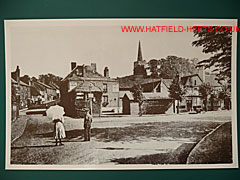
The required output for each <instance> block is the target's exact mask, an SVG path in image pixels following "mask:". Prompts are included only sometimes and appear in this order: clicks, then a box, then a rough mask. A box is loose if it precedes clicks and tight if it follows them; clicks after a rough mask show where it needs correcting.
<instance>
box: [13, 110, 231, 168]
mask: <svg viewBox="0 0 240 180" xmlns="http://www.w3.org/2000/svg"><path fill="white" fill-rule="evenodd" d="M27 119H28V121H27V124H26V128H25V130H24V133H23V134H22V136H20V137H19V138H18V139H16V140H15V141H14V142H13V143H12V145H11V163H12V164H71V165H74V164H81V165H83V166H87V165H99V164H103V165H112V164H125V163H127V164H135V163H140V164H145V163H146V164H179V163H180V164H181V163H185V161H186V158H187V155H188V154H189V152H190V151H191V149H192V148H193V147H194V145H195V144H196V143H197V142H199V141H200V140H201V139H202V138H203V137H204V136H205V135H207V134H208V133H209V132H211V131H212V130H213V129H215V128H216V127H217V126H219V125H220V124H223V123H224V122H227V121H231V111H218V112H207V113H203V114H191V115H190V114H180V115H176V114H174V115H155V116H143V117H137V116H136V117H134V116H123V117H104V118H94V120H93V125H92V139H91V141H90V142H84V141H83V119H73V118H69V117H65V129H66V134H67V138H66V139H64V145H63V146H55V142H54V139H53V133H52V132H53V124H52V122H51V120H50V119H49V118H48V117H46V116H42V115H28V116H27ZM13 131H14V130H13Z"/></svg>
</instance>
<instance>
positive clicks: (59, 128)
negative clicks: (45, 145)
mask: <svg viewBox="0 0 240 180" xmlns="http://www.w3.org/2000/svg"><path fill="white" fill-rule="evenodd" d="M46 114H47V116H48V117H50V118H52V122H53V123H54V139H55V142H56V146H57V145H58V143H59V145H63V143H62V139H63V138H65V137H66V134H65V128H64V125H63V124H64V117H63V115H64V114H65V112H64V108H63V107H61V106H59V105H55V106H51V107H50V108H49V109H48V110H47V112H46Z"/></svg>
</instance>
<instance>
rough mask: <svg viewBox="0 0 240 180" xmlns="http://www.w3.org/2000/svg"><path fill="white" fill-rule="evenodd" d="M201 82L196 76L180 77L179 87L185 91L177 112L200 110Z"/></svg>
mask: <svg viewBox="0 0 240 180" xmlns="http://www.w3.org/2000/svg"><path fill="white" fill-rule="evenodd" d="M202 83H203V81H202V79H201V78H200V76H199V75H198V74H192V75H189V76H183V77H181V85H182V86H183V88H184V89H185V94H184V98H183V100H182V101H181V102H180V107H179V111H180V112H188V111H193V110H196V109H200V108H202V99H201V94H200V93H199V86H200V85H202Z"/></svg>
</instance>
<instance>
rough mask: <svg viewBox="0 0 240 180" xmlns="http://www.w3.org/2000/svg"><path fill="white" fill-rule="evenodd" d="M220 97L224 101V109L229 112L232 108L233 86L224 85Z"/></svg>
mask: <svg viewBox="0 0 240 180" xmlns="http://www.w3.org/2000/svg"><path fill="white" fill-rule="evenodd" d="M218 97H219V99H222V100H223V101H224V108H225V109H228V110H229V109H230V106H231V86H230V85H223V86H222V89H221V91H220V92H219V94H218Z"/></svg>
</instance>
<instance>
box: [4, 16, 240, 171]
mask: <svg viewBox="0 0 240 180" xmlns="http://www.w3.org/2000/svg"><path fill="white" fill-rule="evenodd" d="M39 22H44V23H47V24H48V25H54V24H55V23H61V25H64V26H66V25H76V22H78V25H81V26H87V25H95V26H106V25H118V26H119V28H120V26H121V25H128V24H129V25H134V23H137V25H139V23H142V24H143V25H152V23H153V22H154V23H155V24H156V25H158V24H163V23H165V24H164V25H175V26H178V25H182V26H184V25H185V24H184V23H186V25H189V26H190V25H191V26H194V25H211V26H213V25H219V26H224V25H225V26H237V19H34V20H5V21H4V26H5V27H4V30H5V63H6V66H5V69H6V162H5V168H6V169H7V170H140V169H216V168H238V145H237V76H236V70H237V33H236V32H234V33H233V34H232V147H233V153H232V155H233V163H232V164H198V165H194V164H191V165H12V164H10V155H11V147H10V146H11V77H10V75H11V73H10V72H11V52H10V51H11V48H10V43H9V42H10V39H11V32H10V31H11V28H12V27H14V26H21V25H26V26H27V25H29V23H31V25H34V23H39ZM119 22H120V23H122V24H119ZM189 22H191V24H188V23H189ZM157 23H158V24H157Z"/></svg>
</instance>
